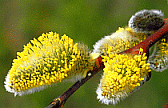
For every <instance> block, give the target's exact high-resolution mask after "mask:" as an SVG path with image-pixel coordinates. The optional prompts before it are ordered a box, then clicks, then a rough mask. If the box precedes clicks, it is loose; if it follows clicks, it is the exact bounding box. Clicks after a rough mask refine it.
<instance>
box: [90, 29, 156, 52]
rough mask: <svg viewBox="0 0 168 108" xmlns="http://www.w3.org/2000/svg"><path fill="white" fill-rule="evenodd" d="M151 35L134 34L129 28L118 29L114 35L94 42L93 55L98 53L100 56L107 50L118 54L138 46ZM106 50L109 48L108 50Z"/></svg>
mask: <svg viewBox="0 0 168 108" xmlns="http://www.w3.org/2000/svg"><path fill="white" fill-rule="evenodd" d="M152 33H154V32H152ZM152 33H136V32H135V31H133V30H132V29H131V28H129V27H125V28H120V27H119V29H118V30H117V31H116V32H115V33H112V34H111V35H109V36H105V37H104V38H102V39H101V40H99V41H98V42H96V44H95V45H94V50H93V54H95V53H98V54H99V55H101V54H104V53H108V52H107V50H108V51H109V52H112V53H120V52H122V51H125V50H127V49H129V48H131V47H133V46H135V45H137V44H139V43H140V42H142V41H143V40H144V39H146V38H147V37H148V36H149V35H150V34H152ZM109 46H110V47H109ZM108 48H110V50H109V49H108Z"/></svg>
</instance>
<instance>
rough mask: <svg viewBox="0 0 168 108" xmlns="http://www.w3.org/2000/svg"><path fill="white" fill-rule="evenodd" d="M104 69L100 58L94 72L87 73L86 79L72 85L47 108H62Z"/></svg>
mask: <svg viewBox="0 0 168 108" xmlns="http://www.w3.org/2000/svg"><path fill="white" fill-rule="evenodd" d="M103 68H104V63H103V62H102V58H101V57H98V58H97V59H96V66H95V67H94V68H93V70H90V71H88V72H87V75H86V77H85V78H83V79H82V80H81V81H77V82H76V83H75V84H74V85H72V86H71V87H70V88H69V89H68V90H67V91H66V92H64V93H63V94H62V95H61V96H59V97H57V98H55V99H54V100H53V102H51V103H50V105H49V106H47V107H46V108H60V107H63V105H64V104H65V102H66V100H67V99H68V98H69V97H70V96H71V95H72V94H73V93H74V92H75V91H76V90H77V89H79V88H80V87H81V86H82V85H83V84H84V83H85V82H86V81H88V80H89V79H90V78H91V77H93V76H94V75H95V74H96V73H98V72H99V71H100V70H102V69H103Z"/></svg>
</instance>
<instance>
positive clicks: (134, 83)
mask: <svg viewBox="0 0 168 108" xmlns="http://www.w3.org/2000/svg"><path fill="white" fill-rule="evenodd" d="M109 49H111V48H110V47H109ZM142 53H143V49H140V51H139V55H131V54H119V55H118V54H116V53H110V52H108V51H107V53H106V54H105V55H104V56H102V58H103V59H102V60H103V62H104V65H105V68H104V69H103V71H104V73H103V76H102V79H101V81H100V85H99V87H98V90H97V94H98V99H100V101H102V102H105V100H107V103H106V102H105V104H108V102H109V103H112V104H116V103H118V102H119V101H120V100H122V99H124V98H125V97H126V96H128V95H129V94H130V92H132V91H133V90H134V89H135V88H136V87H138V86H140V84H141V82H142V81H144V78H145V77H146V76H147V75H148V73H149V72H150V71H151V70H150V68H149V65H150V64H149V63H147V62H146V59H147V57H146V55H145V53H144V54H142ZM100 93H101V95H100ZM102 97H104V99H102Z"/></svg>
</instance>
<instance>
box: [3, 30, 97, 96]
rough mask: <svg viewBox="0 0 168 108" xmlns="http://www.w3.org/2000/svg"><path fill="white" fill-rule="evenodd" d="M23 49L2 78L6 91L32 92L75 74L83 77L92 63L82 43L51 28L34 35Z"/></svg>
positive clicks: (17, 92) (17, 93) (20, 93)
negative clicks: (36, 35) (35, 36)
mask: <svg viewBox="0 0 168 108" xmlns="http://www.w3.org/2000/svg"><path fill="white" fill-rule="evenodd" d="M23 49H24V50H23V51H22V52H18V53H17V58H16V59H14V60H13V63H12V68H11V69H10V70H9V72H8V75H7V77H6V81H5V88H6V89H7V91H9V92H12V93H14V94H15V95H20V96H21V95H22V94H28V93H32V92H34V91H35V90H36V89H37V90H40V89H43V88H44V87H45V86H46V85H50V84H52V83H55V82H61V81H62V80H63V79H65V78H71V77H73V76H75V75H76V76H79V77H80V78H83V77H84V75H86V72H87V71H88V70H90V69H92V68H93V65H94V60H92V57H91V55H90V52H89V50H88V47H87V46H86V45H84V44H82V43H74V42H73V39H71V38H69V37H68V36H66V35H63V36H61V38H60V37H59V34H57V33H53V32H49V33H46V34H42V36H40V37H38V39H35V38H34V39H33V40H31V41H30V42H29V43H28V44H27V45H24V48H23Z"/></svg>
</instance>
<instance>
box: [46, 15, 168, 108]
mask: <svg viewBox="0 0 168 108" xmlns="http://www.w3.org/2000/svg"><path fill="white" fill-rule="evenodd" d="M167 34H168V18H165V19H164V25H163V26H162V28H160V29H159V30H158V31H157V32H155V33H154V34H152V35H151V36H149V37H148V38H147V39H145V40H144V41H142V42H141V43H139V44H138V45H136V46H134V47H132V48H130V49H128V50H126V51H123V52H121V53H119V54H123V53H132V54H138V53H139V50H138V49H139V48H142V49H143V51H144V52H145V53H147V56H149V55H148V53H149V48H150V47H151V46H152V45H154V44H155V43H156V42H157V41H159V40H160V39H162V38H163V37H164V36H165V35H167ZM103 68H104V64H103V62H102V58H101V57H98V58H97V59H96V66H95V67H94V68H93V70H90V71H88V73H87V76H86V77H85V78H83V79H82V80H81V81H77V82H76V83H75V84H74V85H72V86H71V87H70V88H69V89H68V90H67V91H66V92H64V93H63V94H62V95H60V96H59V97H57V98H55V99H54V100H53V102H51V103H50V104H49V105H48V106H47V107H46V108H61V107H63V106H64V104H65V102H66V100H67V99H68V98H69V97H70V96H71V95H72V94H73V93H74V92H75V91H76V90H77V89H79V88H80V87H81V86H82V85H83V84H84V83H85V82H86V81H88V80H89V79H90V78H91V77H93V76H94V75H95V74H96V73H98V72H99V71H100V70H102V69H103Z"/></svg>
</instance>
